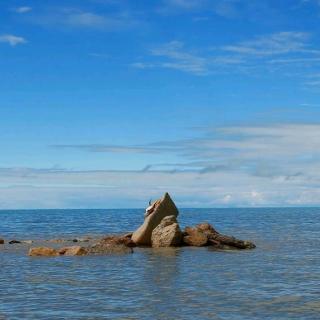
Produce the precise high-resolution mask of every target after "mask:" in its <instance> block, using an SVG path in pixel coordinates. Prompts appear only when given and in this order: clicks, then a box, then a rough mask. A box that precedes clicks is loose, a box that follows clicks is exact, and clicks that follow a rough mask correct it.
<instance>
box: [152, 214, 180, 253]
mask: <svg viewBox="0 0 320 320" xmlns="http://www.w3.org/2000/svg"><path fill="white" fill-rule="evenodd" d="M181 240H182V232H181V229H180V227H179V224H178V222H177V218H176V216H167V217H164V218H163V219H162V220H161V222H160V224H159V225H158V226H157V227H156V228H155V229H154V230H153V231H152V235H151V244H152V247H155V248H157V247H177V246H179V245H180V244H181Z"/></svg>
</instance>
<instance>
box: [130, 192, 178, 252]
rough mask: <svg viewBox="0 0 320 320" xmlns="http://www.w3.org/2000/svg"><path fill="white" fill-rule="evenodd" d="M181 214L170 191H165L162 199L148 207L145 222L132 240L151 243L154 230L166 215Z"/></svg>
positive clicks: (141, 243)
mask: <svg viewBox="0 0 320 320" xmlns="http://www.w3.org/2000/svg"><path fill="white" fill-rule="evenodd" d="M178 214H179V212H178V209H177V207H176V205H175V204H174V202H173V201H172V199H171V198H170V196H169V194H168V193H165V195H164V196H163V198H162V199H160V200H157V201H156V202H155V203H154V204H153V205H151V206H150V207H148V210H147V212H146V215H145V220H144V222H143V224H142V225H141V226H140V227H139V228H138V229H137V230H136V231H135V232H134V233H133V234H132V238H131V239H132V241H133V242H135V243H136V244H137V245H145V246H150V245H151V236H152V232H153V230H154V229H155V228H156V227H157V226H158V225H159V224H160V222H161V220H162V219H163V218H164V217H166V216H172V215H173V216H175V217H177V216H178Z"/></svg>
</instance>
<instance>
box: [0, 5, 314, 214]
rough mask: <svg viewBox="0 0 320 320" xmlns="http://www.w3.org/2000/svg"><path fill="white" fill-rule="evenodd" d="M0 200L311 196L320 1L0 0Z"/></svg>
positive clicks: (249, 202) (235, 202) (196, 203)
mask: <svg viewBox="0 0 320 320" xmlns="http://www.w3.org/2000/svg"><path fill="white" fill-rule="evenodd" d="M0 19H1V27H0V136H1V139H0V150H1V156H0V208H3V209H6V208H100V207H101V208H113V207H119V208H120V207H143V206H144V205H145V203H146V202H147V201H148V200H149V198H151V197H153V198H154V197H158V196H160V195H161V194H162V193H163V192H165V191H168V192H170V193H171V194H172V195H173V197H174V198H175V199H176V201H177V203H178V205H179V206H184V207H220V206H222V207H225V206H227V207H232V206H303V205H306V206H317V205H319V204H320V165H319V160H320V121H319V120H320V101H319V93H320V41H319V39H320V30H319V22H320V2H319V1H316V0H309V1H308V0H290V1H289V0H284V1H275V0H273V1H271V0H270V1H266V0H265V1H262V0H259V1H258V0H252V1H244V0H159V1H149V0H148V1H147V0H137V1H129V0H127V1H126V0H83V1H71V0H69V1H68V0H65V1H60V2H57V1H51V0H49V1H35V0H34V1H2V2H1V3H0Z"/></svg>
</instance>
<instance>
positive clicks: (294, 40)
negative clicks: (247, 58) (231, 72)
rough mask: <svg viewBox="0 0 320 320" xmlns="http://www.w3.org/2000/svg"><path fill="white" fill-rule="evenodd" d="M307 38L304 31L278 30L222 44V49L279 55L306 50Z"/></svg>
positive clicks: (259, 54)
mask: <svg viewBox="0 0 320 320" xmlns="http://www.w3.org/2000/svg"><path fill="white" fill-rule="evenodd" d="M308 39H309V34H308V33H305V32H278V33H274V34H271V35H267V36H260V37H257V38H256V39H254V40H250V41H244V42H241V43H239V44H235V45H228V46H223V47H222V50H225V51H229V52H233V53H237V54H244V55H256V56H272V55H280V54H286V53H291V52H303V51H307V50H308V49H307V48H306V41H307V40H308ZM318 53H320V52H318Z"/></svg>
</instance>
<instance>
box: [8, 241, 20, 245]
mask: <svg viewBox="0 0 320 320" xmlns="http://www.w3.org/2000/svg"><path fill="white" fill-rule="evenodd" d="M16 243H21V241H19V240H11V241H9V244H16Z"/></svg>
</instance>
